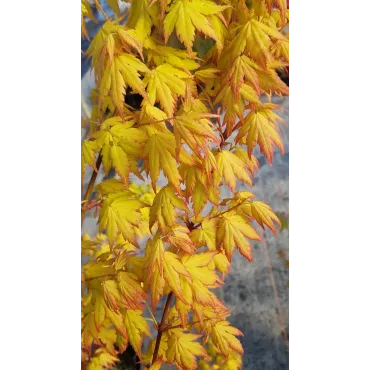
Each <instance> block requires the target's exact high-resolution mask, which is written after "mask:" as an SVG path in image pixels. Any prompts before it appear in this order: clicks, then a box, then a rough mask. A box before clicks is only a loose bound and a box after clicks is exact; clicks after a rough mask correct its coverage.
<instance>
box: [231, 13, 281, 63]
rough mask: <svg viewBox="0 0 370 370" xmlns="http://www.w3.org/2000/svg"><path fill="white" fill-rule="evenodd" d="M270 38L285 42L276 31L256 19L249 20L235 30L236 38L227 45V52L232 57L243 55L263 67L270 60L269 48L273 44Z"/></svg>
mask: <svg viewBox="0 0 370 370" xmlns="http://www.w3.org/2000/svg"><path fill="white" fill-rule="evenodd" d="M271 38H274V39H277V40H285V37H284V35H282V34H281V33H280V32H279V31H278V30H276V29H273V28H271V27H269V26H267V25H266V24H264V23H262V22H259V21H258V20H256V19H251V20H249V21H248V22H247V23H246V24H245V25H244V26H240V28H239V29H238V30H237V32H236V37H235V38H234V39H233V41H232V42H231V43H230V44H229V47H228V51H229V52H230V53H231V54H232V55H234V56H239V55H240V54H242V53H245V54H246V55H247V56H249V57H250V58H251V59H253V60H254V61H256V62H257V63H258V64H259V65H260V66H262V67H264V66H266V64H267V62H271V60H272V57H271V52H270V48H271V46H272V45H273V43H272V41H271Z"/></svg>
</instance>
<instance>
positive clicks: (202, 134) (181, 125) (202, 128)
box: [171, 111, 220, 158]
mask: <svg viewBox="0 0 370 370" xmlns="http://www.w3.org/2000/svg"><path fill="white" fill-rule="evenodd" d="M212 117H213V118H214V117H217V115H216V114H210V113H203V112H192V111H190V112H180V114H178V115H176V116H175V117H174V119H173V120H171V121H172V122H173V127H174V135H175V139H176V153H177V154H178V153H179V152H180V149H181V148H182V140H183V141H185V143H186V144H188V146H189V147H190V149H191V150H192V151H193V152H194V153H195V154H196V155H197V156H198V157H200V158H203V156H202V153H203V155H204V153H207V152H208V150H209V144H208V141H210V142H214V143H216V144H218V143H219V142H220V139H219V138H217V136H216V135H215V133H214V131H213V130H212V127H213V124H212V122H211V121H210V120H209V118H212Z"/></svg>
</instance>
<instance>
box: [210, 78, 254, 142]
mask: <svg viewBox="0 0 370 370" xmlns="http://www.w3.org/2000/svg"><path fill="white" fill-rule="evenodd" d="M215 101H216V102H217V103H219V102H221V103H222V106H223V107H224V108H225V117H224V123H225V124H226V134H227V136H229V135H230V134H231V132H232V131H233V129H234V127H235V123H236V119H237V118H239V120H242V119H243V114H244V110H245V106H246V104H247V103H248V102H249V103H252V104H255V105H259V104H261V102H260V100H259V97H258V95H257V93H256V91H255V89H254V88H253V87H252V86H250V85H247V84H242V86H241V87H240V89H239V94H238V95H237V99H236V100H235V96H234V93H233V90H232V87H231V86H230V85H228V84H226V85H225V86H224V87H223V88H222V89H221V91H220V92H219V93H218V95H217V97H216V99H215Z"/></svg>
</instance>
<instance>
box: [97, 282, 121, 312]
mask: <svg viewBox="0 0 370 370" xmlns="http://www.w3.org/2000/svg"><path fill="white" fill-rule="evenodd" d="M102 287H103V293H104V300H105V302H106V304H107V306H108V309H109V310H112V311H114V312H118V311H119V308H120V306H121V305H122V301H121V294H120V291H119V289H118V284H117V282H116V281H115V280H105V281H104V282H103V283H102Z"/></svg>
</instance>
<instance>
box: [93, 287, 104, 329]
mask: <svg viewBox="0 0 370 370" xmlns="http://www.w3.org/2000/svg"><path fill="white" fill-rule="evenodd" d="M94 318H95V325H96V328H97V329H99V328H100V326H101V325H102V323H103V322H104V319H105V308H104V297H103V296H102V295H101V294H100V293H98V294H97V295H96V296H95V304H94Z"/></svg>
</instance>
